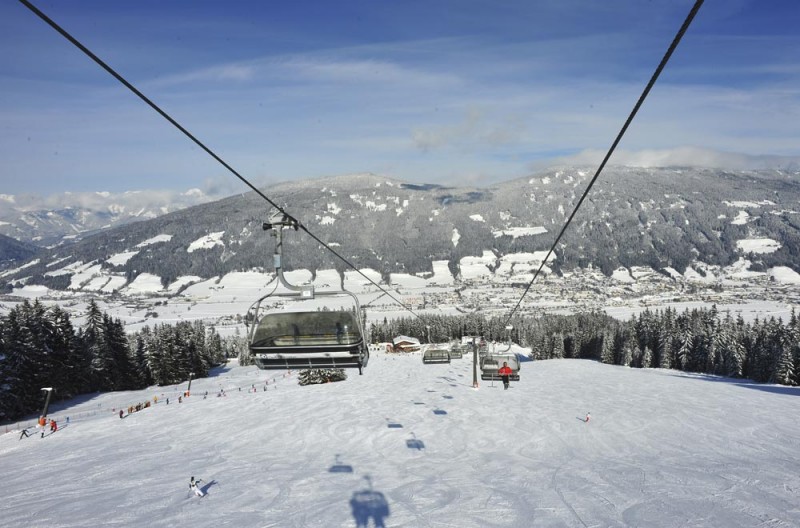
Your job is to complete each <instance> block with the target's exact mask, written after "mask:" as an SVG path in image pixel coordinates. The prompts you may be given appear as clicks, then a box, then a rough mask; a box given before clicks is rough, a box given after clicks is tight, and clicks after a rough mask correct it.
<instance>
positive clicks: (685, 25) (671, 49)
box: [504, 0, 704, 325]
mask: <svg viewBox="0 0 800 528" xmlns="http://www.w3.org/2000/svg"><path fill="white" fill-rule="evenodd" d="M703 1H704V0H696V2H695V4H694V6H693V7H692V9H691V11H689V14H688V15H687V16H686V20H684V21H683V25H681V28H680V29H679V30H678V33H677V34H676V35H675V38H674V39H672V44H670V46H669V49H667V52H666V53H665V54H664V57H663V58H662V59H661V62H660V63H659V64H658V67H657V68H656V71H655V72H653V75H652V76H651V77H650V81H649V82H648V83H647V86H645V88H644V91H643V92H642V95H640V96H639V100H638V101H636V105H634V107H633V110H632V111H631V113H630V115H629V116H628V119H626V120H625V124H624V125H623V126H622V129H620V131H619V134H617V137H616V139H614V142H613V143H612V144H611V148H609V149H608V152H607V153H606V155H605V157H604V158H603V161H602V162H601V163H600V166H599V167H598V168H597V172H595V174H594V176H593V177H592V179H591V180H590V181H589V185H588V186H587V187H586V190H585V191H583V194H582V195H581V199H580V200H578V203H577V204H576V205H575V208H574V209H573V210H572V214H570V215H569V218H568V219H567V221H566V223H565V224H564V227H562V228H561V231H560V232H559V233H558V236H557V237H556V239H555V241H554V242H553V245H552V246H551V247H550V250H549V251H548V252H547V255H546V256H545V257H544V260H542V263H541V264H540V265H539V268H538V269H537V270H536V273H535V274H534V275H533V278H532V279H531V281H530V282H529V283H528V286H526V287H525V291H524V292H522V296H521V297H520V299H519V301H517V304H516V306H514V308H513V309H512V310H511V311H510V312H509V314H508V317H506V321H505V323H504V325H508V323H509V321H510V320H511V318H512V317H513V316H514V313H515V312H516V311H517V310H518V309H519V307H520V305H521V304H522V300H523V299H524V298H525V296H526V295H527V294H528V291H529V290H530V289H531V286H533V283H534V281H536V278H537V277H538V276H539V273H540V272H541V271H542V268H544V265H545V263H547V261H548V260H549V259H550V255H552V254H553V251H555V249H556V246H558V242H559V241H560V240H561V237H562V236H563V235H564V232H565V231H566V230H567V228H568V227H569V225H570V223H572V219H573V218H574V217H575V214H576V213H577V212H578V209H580V207H581V205H582V204H583V201H584V200H585V199H586V196H587V195H588V194H589V191H590V190H591V189H592V187H593V186H594V183H595V182H596V181H597V178H598V177H599V176H600V173H601V172H602V171H603V169H604V168H605V166H606V163H608V160H609V158H611V155H612V154H613V153H614V150H615V149H616V148H617V145H619V142H620V141H621V140H622V136H624V135H625V132H626V131H627V130H628V126H630V124H631V122H632V121H633V118H634V117H636V113H637V112H638V111H639V108H640V107H641V106H642V104H643V103H644V100H645V99H646V98H647V95H648V94H649V93H650V90H651V89H652V88H653V85H655V83H656V80H658V77H659V75H661V71H662V70H663V69H664V67H665V66H666V65H667V62H669V59H670V57H672V53H673V52H674V51H675V48H677V47H678V43H680V41H681V39H682V38H683V35H684V33H686V30H687V29H689V25H690V24H691V23H692V20H694V17H695V15H696V14H697V12H698V11H699V10H700V6H702V5H703Z"/></svg>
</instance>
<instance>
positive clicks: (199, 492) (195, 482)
mask: <svg viewBox="0 0 800 528" xmlns="http://www.w3.org/2000/svg"><path fill="white" fill-rule="evenodd" d="M200 482H203V481H202V480H200V479H197V480H195V479H194V477H192V478H191V479H190V480H189V489H190V490H192V491H193V492H194V494H195V495H197V496H198V497H202V496H203V495H205V493H203V490H201V489H200V488H199V487H198V486H197V485H198V484H199V483H200Z"/></svg>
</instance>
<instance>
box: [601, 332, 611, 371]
mask: <svg viewBox="0 0 800 528" xmlns="http://www.w3.org/2000/svg"><path fill="white" fill-rule="evenodd" d="M600 361H601V362H602V363H606V364H608V365H612V364H614V334H612V333H611V332H610V331H605V332H603V343H602V348H601V350H600Z"/></svg>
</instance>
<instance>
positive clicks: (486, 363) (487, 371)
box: [480, 354, 519, 381]
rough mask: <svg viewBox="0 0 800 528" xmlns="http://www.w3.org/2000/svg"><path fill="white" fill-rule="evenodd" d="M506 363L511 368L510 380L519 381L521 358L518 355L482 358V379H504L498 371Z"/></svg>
mask: <svg viewBox="0 0 800 528" xmlns="http://www.w3.org/2000/svg"><path fill="white" fill-rule="evenodd" d="M504 362H505V363H508V366H509V367H511V375H510V376H509V379H511V380H513V381H519V358H518V357H517V355H516V354H488V355H486V356H484V357H483V358H481V364H480V366H481V379H482V380H487V381H488V380H500V379H502V376H500V375H499V374H498V373H497V371H498V370H500V367H502V366H503V363H504Z"/></svg>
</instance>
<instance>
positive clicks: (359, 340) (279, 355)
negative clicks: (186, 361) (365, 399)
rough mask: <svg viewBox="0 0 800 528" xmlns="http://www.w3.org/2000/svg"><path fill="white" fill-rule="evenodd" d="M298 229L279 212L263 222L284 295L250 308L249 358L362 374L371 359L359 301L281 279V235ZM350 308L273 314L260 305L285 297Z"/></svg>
mask: <svg viewBox="0 0 800 528" xmlns="http://www.w3.org/2000/svg"><path fill="white" fill-rule="evenodd" d="M286 227H293V228H295V229H297V222H296V221H295V220H294V219H292V218H290V217H288V216H286V215H284V214H282V213H278V214H276V215H275V216H273V217H272V218H271V219H270V222H269V223H264V224H263V228H264V230H265V231H266V230H272V233H273V235H274V236H275V254H274V262H273V264H274V267H275V275H276V277H277V279H278V282H279V283H280V284H281V285H282V286H283V287H284V288H285V289H286V291H281V292H276V291H272V292H270V293H268V294H267V295H265V296H263V297H261V298H260V299H258V300H257V301H256V302H254V303H253V305H252V306H251V307H250V311H252V313H253V314H254V324H253V325H252V326H251V327H250V329H249V335H248V344H249V348H250V355H251V356H252V357H253V359H254V361H255V364H256V366H257V367H258V368H260V369H263V370H285V369H292V368H302V369H305V368H357V369H358V373H359V374H362V373H363V372H362V371H363V368H364V367H366V366H367V361H368V360H369V348H368V347H367V344H366V342H365V340H364V329H363V323H362V316H361V307H360V305H359V302H358V298H357V297H356V296H355V295H354V294H353V293H351V292H349V291H347V290H344V289H343V290H341V291H319V292H317V291H315V290H314V286H313V285H307V286H297V285H294V284H291V283H289V282H288V281H287V280H286V278H285V277H284V275H283V265H282V262H281V256H282V245H283V238H282V233H281V232H282V230H283V229H284V228H286ZM347 296H349V300H351V301H352V304H353V306H354V309H353V310H352V311H351V310H327V311H296V312H292V311H285V310H283V311H272V312H267V313H263V314H262V311H265V310H266V308H265V307H264V301H266V300H267V299H274V298H276V297H283V298H288V299H294V300H301V301H302V300H309V299H315V298H317V297H338V298H342V297H345V298H347Z"/></svg>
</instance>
